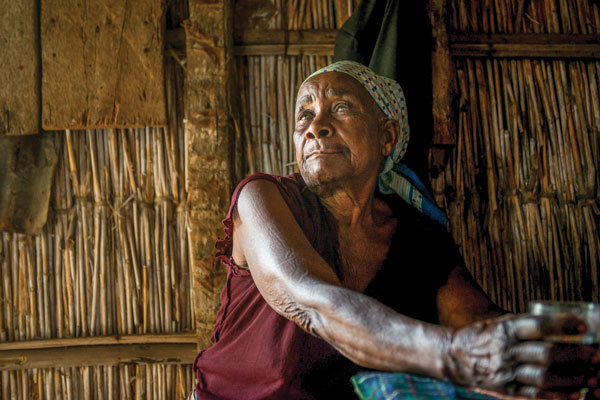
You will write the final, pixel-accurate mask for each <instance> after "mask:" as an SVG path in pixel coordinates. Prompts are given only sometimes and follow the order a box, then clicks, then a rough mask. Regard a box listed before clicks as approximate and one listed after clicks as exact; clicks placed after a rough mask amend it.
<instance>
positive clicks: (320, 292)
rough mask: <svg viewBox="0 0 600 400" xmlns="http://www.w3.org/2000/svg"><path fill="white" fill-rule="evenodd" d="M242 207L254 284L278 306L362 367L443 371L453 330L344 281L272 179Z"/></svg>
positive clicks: (238, 230)
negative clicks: (394, 307) (406, 313)
mask: <svg viewBox="0 0 600 400" xmlns="http://www.w3.org/2000/svg"><path fill="white" fill-rule="evenodd" d="M237 212H238V216H237V218H235V219H234V246H238V247H240V248H241V250H242V253H243V256H244V257H245V260H246V262H247V264H248V266H249V268H250V270H251V272H252V276H253V278H254V281H255V283H256V286H257V287H258V289H259V291H260V292H261V294H262V295H263V297H264V298H265V300H266V301H267V303H269V305H270V306H271V307H273V308H274V309H275V310H276V311H277V312H278V313H280V314H281V315H283V316H285V317H286V318H288V319H290V320H292V321H294V322H295V323H296V324H298V325H299V326H300V327H302V328H303V329H305V330H307V331H308V332H310V333H312V334H315V335H318V336H320V337H321V338H323V339H325V340H326V341H328V342H329V343H331V344H332V345H333V346H334V347H335V348H336V349H338V351H340V352H341V353H342V354H344V355H345V356H346V357H348V358H349V359H351V360H352V361H354V362H356V363H357V364H359V365H362V366H364V367H369V368H376V369H381V370H394V371H407V372H414V373H422V374H427V375H430V376H435V377H438V378H444V372H443V360H442V358H443V356H444V353H445V348H446V346H447V345H448V344H449V339H450V336H451V331H450V330H449V329H447V328H443V327H440V326H436V325H432V324H427V323H424V322H421V321H417V320H414V319H411V318H408V317H406V316H403V315H400V314H398V313H396V312H394V311H393V310H392V309H390V308H388V307H386V306H384V305H383V304H381V303H379V302H377V301H376V300H374V299H372V298H370V297H368V296H364V295H362V294H360V293H357V292H354V291H351V290H348V289H345V288H343V287H342V286H341V284H340V281H339V280H338V278H337V276H336V275H335V273H334V272H333V270H332V269H331V267H329V265H327V263H326V262H325V261H324V260H323V259H322V258H321V257H320V255H319V254H318V253H317V252H316V251H315V250H314V249H313V248H312V246H311V245H310V243H309V242H308V240H307V238H306V236H305V235H304V233H303V232H302V230H301V228H300V226H299V225H298V223H297V222H296V220H295V219H294V216H293V215H292V213H291V211H290V210H289V208H288V206H287V204H286V203H285V202H284V200H283V198H282V197H281V194H280V193H279V190H278V189H277V187H276V186H275V185H274V184H273V183H271V182H268V181H263V180H256V181H252V182H250V183H248V184H247V185H246V186H245V187H244V189H243V191H242V193H241V194H240V197H239V200H238V203H237ZM274 216H276V218H274ZM236 242H237V244H236ZM234 252H235V251H234Z"/></svg>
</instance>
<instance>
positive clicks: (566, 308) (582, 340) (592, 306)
mask: <svg viewBox="0 0 600 400" xmlns="http://www.w3.org/2000/svg"><path fill="white" fill-rule="evenodd" d="M529 313H530V314H532V315H556V314H571V315H575V316H577V317H579V318H581V319H582V320H584V321H585V323H586V324H587V328H588V329H587V331H586V332H585V333H583V334H579V335H577V334H575V335H554V336H548V337H546V338H545V339H546V340H549V341H554V342H563V343H579V344H596V343H599V342H600V304H598V303H587V302H560V301H541V300H538V301H532V302H530V303H529Z"/></svg>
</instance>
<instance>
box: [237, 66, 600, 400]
mask: <svg viewBox="0 0 600 400" xmlns="http://www.w3.org/2000/svg"><path fill="white" fill-rule="evenodd" d="M378 111H379V110H378V109H377V107H376V105H375V103H374V102H373V100H372V99H371V98H370V96H369V94H368V93H367V92H366V91H365V90H364V88H363V87H362V86H361V85H360V84H358V83H357V82H356V81H355V80H354V79H353V78H351V77H349V76H347V75H345V74H340V73H324V74H321V75H317V76H315V77H313V78H311V79H310V80H308V81H307V82H306V83H305V84H304V85H303V87H302V88H301V89H300V91H299V94H298V102H297V105H296V128H295V132H294V143H295V147H296V158H297V161H298V166H299V169H300V172H301V174H302V176H303V177H304V179H305V181H306V182H307V184H308V186H309V188H310V190H312V191H313V192H315V193H316V194H317V195H318V196H319V198H320V200H321V202H322V204H323V205H324V206H325V207H326V208H327V209H328V210H329V212H330V213H331V214H332V215H333V217H334V218H335V219H336V221H337V223H338V228H339V238H338V239H339V244H340V249H339V251H340V255H341V258H342V259H343V265H342V269H343V278H342V279H341V280H340V279H339V278H338V277H337V276H336V274H335V273H334V272H333V270H332V269H331V268H330V266H329V265H328V264H327V263H326V262H325V261H324V260H323V259H322V258H321V256H320V255H319V254H318V253H317V252H316V251H315V250H314V248H313V247H312V246H311V244H310V243H309V242H308V240H307V238H306V236H305V235H304V233H303V232H302V229H301V228H300V226H299V225H298V222H297V221H296V220H295V219H294V217H293V215H292V213H291V211H290V209H289V207H288V206H287V204H286V203H285V201H284V200H283V198H282V196H281V194H280V193H279V190H278V188H277V187H276V186H275V184H273V183H272V182H268V181H265V180H255V181H251V182H250V183H248V184H247V185H246V186H245V187H244V188H243V190H242V191H241V192H240V196H239V200H238V203H237V208H236V210H235V213H234V233H233V253H232V256H233V259H234V260H235V262H236V263H237V264H238V265H240V266H247V268H249V269H250V271H251V272H252V276H253V279H254V281H255V284H256V286H257V288H258V289H259V291H260V292H261V294H262V296H263V297H264V298H265V300H266V301H267V303H269V305H270V306H271V307H272V308H273V309H274V310H275V311H277V312H278V313H280V314H281V315H283V316H284V317H286V318H288V319H290V320H292V321H294V322H295V323H296V324H298V326H299V327H301V328H302V329H304V330H306V331H307V332H309V333H311V334H313V335H316V336H319V337H321V338H323V339H324V340H327V341H328V342H329V343H331V344H332V345H333V346H334V347H335V348H336V349H337V350H338V351H340V353H342V354H343V355H345V356H346V357H348V358H349V359H351V360H352V361H354V362H355V363H357V364H359V365H362V366H364V367H367V368H373V369H379V370H387V371H404V372H412V373H419V374H425V375H429V376H432V377H435V378H439V379H450V380H451V381H453V382H456V383H458V384H461V385H466V386H476V387H481V388H487V389H493V390H495V391H499V392H503V393H507V394H513V395H523V396H527V397H536V396H541V397H553V398H561V399H563V398H564V399H566V398H569V395H570V394H572V393H574V392H578V391H579V389H580V388H582V387H588V386H589V387H595V385H596V384H597V378H598V376H597V375H598V370H599V369H598V365H599V364H598V361H599V359H598V358H599V357H598V354H597V351H596V350H595V349H594V348H592V347H589V346H576V345H560V344H553V343H550V342H548V341H543V338H544V337H545V336H548V335H556V334H573V333H578V332H581V331H582V330H585V326H582V321H580V320H578V319H576V318H574V317H566V316H554V317H533V316H529V315H504V316H501V315H502V314H504V312H503V311H502V310H500V309H499V308H498V307H496V306H495V305H494V304H493V303H492V302H491V301H490V299H489V298H488V297H487V296H486V295H485V293H484V292H483V291H482V290H481V288H480V287H479V286H478V285H477V283H476V282H475V281H474V280H473V278H472V277H471V276H470V274H469V272H468V271H467V270H466V268H465V267H464V265H457V266H455V267H454V269H452V271H451V273H450V275H449V278H448V282H447V283H446V285H445V286H443V287H442V288H440V289H439V291H438V293H437V298H436V301H437V306H438V313H439V321H440V325H439V326H438V325H432V324H428V323H425V322H422V321H417V320H414V319H411V318H408V317H406V316H404V315H401V314H398V313H396V312H394V311H393V310H391V309H389V308H388V307H386V306H384V305H382V304H381V303H379V302H377V301H376V300H374V299H372V298H370V297H368V296H365V295H363V294H362V293H361V292H362V290H363V289H364V288H365V287H366V286H367V285H368V283H369V282H370V281H371V280H372V279H373V277H374V275H375V273H376V272H377V270H378V268H379V266H380V265H381V262H382V261H383V260H384V259H385V256H386V254H387V251H388V249H389V246H390V243H391V236H392V235H393V233H394V232H395V230H396V229H402V226H401V222H402V221H398V220H397V218H396V217H395V216H394V215H393V214H392V212H391V210H390V209H389V207H388V206H387V204H385V203H384V202H382V201H381V200H379V199H377V198H376V196H374V193H375V189H376V182H377V173H378V169H379V165H380V163H381V161H382V159H383V157H385V156H387V155H388V154H390V152H391V151H392V149H393V146H394V144H395V141H396V140H397V137H398V133H399V131H398V130H399V126H398V123H397V121H393V120H389V121H383V122H382V118H381V112H380V111H379V112H378ZM402 267H403V268H419V267H420V266H418V265H415V266H412V265H411V266H402ZM595 394H598V393H596V392H595V391H594V390H591V391H590V393H589V396H590V398H591V397H592V396H594V395H595ZM576 398H577V397H576ZM598 398H600V396H598Z"/></svg>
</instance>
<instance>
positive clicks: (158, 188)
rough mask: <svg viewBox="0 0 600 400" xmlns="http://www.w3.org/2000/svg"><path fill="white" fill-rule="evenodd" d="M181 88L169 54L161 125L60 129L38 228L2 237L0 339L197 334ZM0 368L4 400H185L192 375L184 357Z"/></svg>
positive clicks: (180, 76) (0, 390)
mask: <svg viewBox="0 0 600 400" xmlns="http://www.w3.org/2000/svg"><path fill="white" fill-rule="evenodd" d="M182 89H183V70H182V69H181V67H180V66H179V65H178V64H176V63H174V62H172V61H169V62H168V63H167V93H168V113H169V127H168V128H166V129H163V128H142V129H127V130H125V129H124V130H120V129H118V130H87V131H71V132H69V131H67V132H63V133H62V134H61V135H62V146H61V153H60V161H59V165H58V167H57V171H56V175H55V180H54V184H53V194H52V198H51V210H50V215H49V218H48V222H47V224H46V226H45V227H44V230H43V233H42V234H41V235H39V236H25V235H20V234H10V233H1V234H0V238H1V243H0V264H1V272H2V277H1V278H2V285H1V287H0V298H1V299H2V304H1V306H0V341H2V342H16V341H28V340H34V339H47V338H73V337H92V336H105V335H127V334H150V333H152V334H156V333H181V332H193V331H194V330H195V319H194V318H193V315H194V314H193V312H194V310H193V302H192V301H191V298H192V297H191V295H192V294H191V288H192V286H191V272H190V251H191V250H190V249H191V243H190V235H189V232H190V230H189V210H188V204H187V202H188V196H187V188H186V185H185V182H186V169H187V165H188V161H187V154H186V150H185V149H186V146H185V143H186V138H185V135H184V131H183V127H182V121H183V111H182V110H183V108H182V98H183V97H182ZM82 352H84V353H85V349H84V350H82ZM82 359H83V360H85V356H83V357H82ZM83 363H84V364H85V363H86V361H83ZM0 374H1V380H0V393H1V396H0V397H2V398H3V399H9V398H14V399H29V398H35V399H38V398H39V399H54V398H61V399H105V398H106V399H117V398H121V399H133V398H138V399H141V398H144V399H154V398H156V399H171V398H183V397H184V396H185V395H186V394H187V393H189V390H190V389H191V388H192V387H193V384H194V381H195V379H194V377H193V374H192V371H191V366H190V365H161V364H154V365H151V364H146V365H143V364H138V365H117V366H89V367H72V368H50V369H45V368H44V369H32V370H18V371H2V372H1V373H0Z"/></svg>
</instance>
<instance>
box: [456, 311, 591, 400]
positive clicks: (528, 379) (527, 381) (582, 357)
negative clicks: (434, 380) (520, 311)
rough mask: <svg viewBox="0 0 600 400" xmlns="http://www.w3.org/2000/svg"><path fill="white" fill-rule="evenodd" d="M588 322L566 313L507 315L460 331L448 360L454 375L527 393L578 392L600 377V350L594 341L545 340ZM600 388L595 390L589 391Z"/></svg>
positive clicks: (560, 395)
mask: <svg viewBox="0 0 600 400" xmlns="http://www.w3.org/2000/svg"><path fill="white" fill-rule="evenodd" d="M582 330H585V326H584V325H582V322H581V321H580V320H578V319H577V318H574V317H570V316H567V315H562V316H556V317H537V316H529V315H520V316H506V317H501V318H496V319H492V320H486V321H481V322H477V323H475V324H472V325H469V326H466V327H464V328H462V329H458V330H456V331H455V333H454V335H453V337H452V344H451V346H450V351H449V356H450V361H449V362H448V365H449V366H450V367H449V375H450V378H451V380H452V381H454V382H457V383H461V384H463V385H469V386H477V387H482V388H489V389H496V390H499V391H502V392H504V393H508V394H513V395H520V396H526V397H542V398H559V399H565V398H569V395H570V394H573V397H574V398H579V397H578V396H579V393H578V391H579V389H581V388H585V387H591V388H594V387H595V386H596V385H597V381H598V362H599V361H600V359H599V357H598V351H597V349H595V348H594V347H592V346H582V345H573V344H560V343H552V342H548V341H541V340H540V339H542V338H543V337H544V336H548V335H557V334H577V333H580V332H581V331H582ZM597 394H599V393H594V390H591V391H590V393H589V396H590V397H591V398H595V397H596V395H597Z"/></svg>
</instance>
